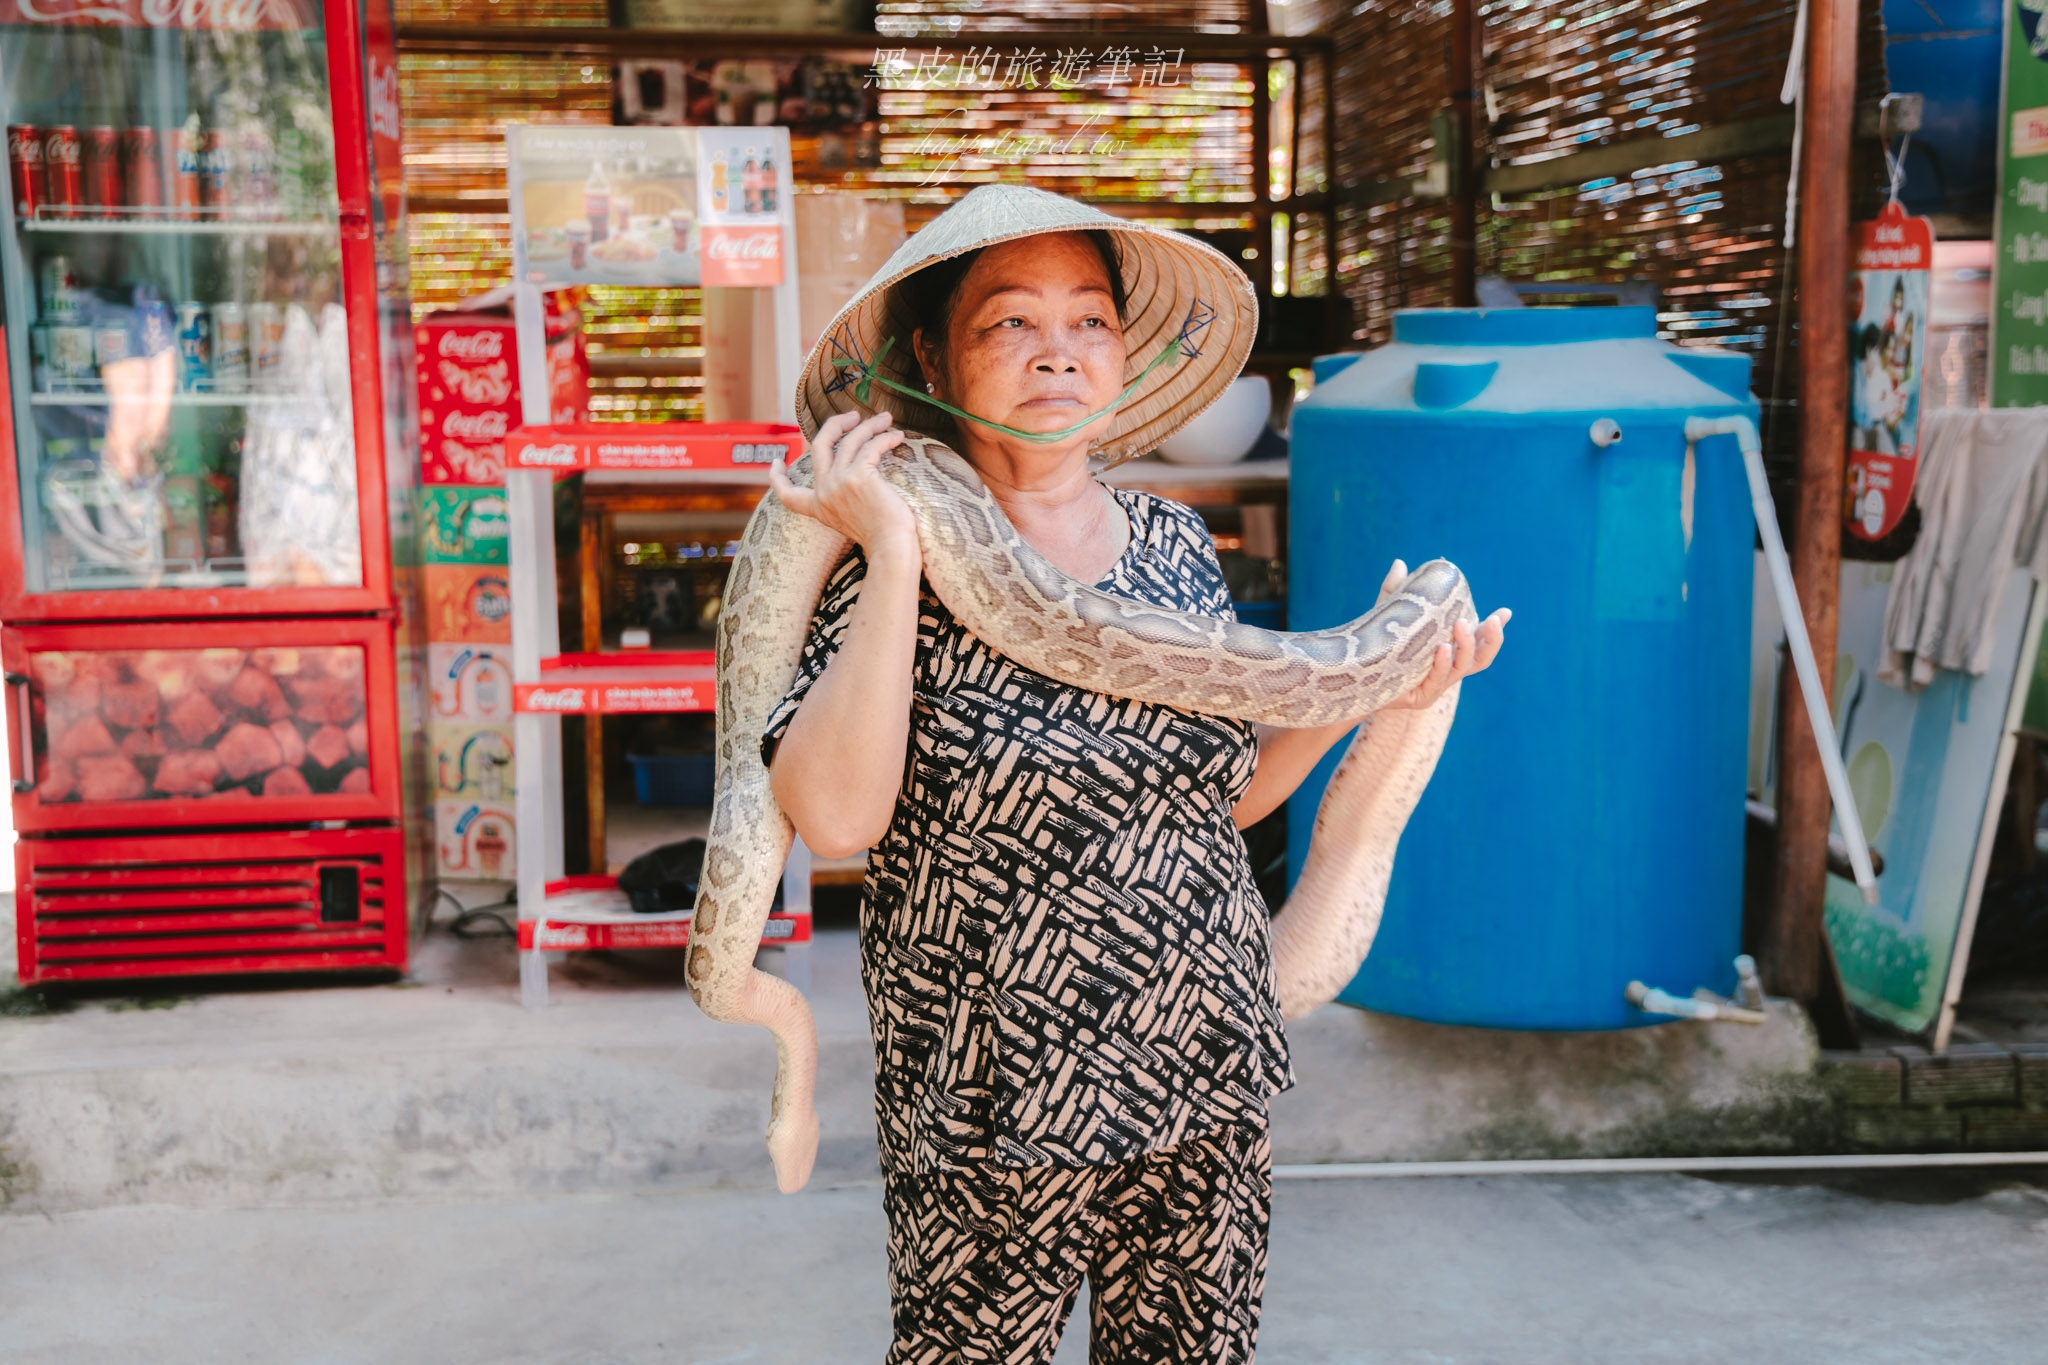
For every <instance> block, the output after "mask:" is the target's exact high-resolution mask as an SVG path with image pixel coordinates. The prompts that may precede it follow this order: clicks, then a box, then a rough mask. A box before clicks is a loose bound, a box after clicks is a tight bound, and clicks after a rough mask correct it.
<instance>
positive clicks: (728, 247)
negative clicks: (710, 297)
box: [505, 124, 793, 286]
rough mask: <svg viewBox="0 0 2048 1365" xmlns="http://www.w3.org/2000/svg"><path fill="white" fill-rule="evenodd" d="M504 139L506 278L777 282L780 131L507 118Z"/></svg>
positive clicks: (786, 191)
mask: <svg viewBox="0 0 2048 1365" xmlns="http://www.w3.org/2000/svg"><path fill="white" fill-rule="evenodd" d="M505 143H506V163H507V166H508V180H509V188H510V207H511V214H512V256H513V262H512V264H513V272H514V276H515V278H518V279H521V280H525V281H529V282H531V283H535V284H540V285H543V286H545V285H549V284H618V285H643V286H661V285H711V286H721V285H739V286H763V285H774V284H779V283H781V282H782V262H783V259H784V258H785V257H786V255H787V254H788V252H787V235H788V231H789V226H788V224H789V217H788V215H789V213H790V209H789V200H790V194H791V193H792V189H793V184H792V181H791V179H790V170H789V130H788V129H786V128H738V129H729V128H659V127H628V128H591V127H583V126H575V127H563V126H549V125H543V124H513V125H511V126H510V127H508V128H507V129H506V130H505Z"/></svg>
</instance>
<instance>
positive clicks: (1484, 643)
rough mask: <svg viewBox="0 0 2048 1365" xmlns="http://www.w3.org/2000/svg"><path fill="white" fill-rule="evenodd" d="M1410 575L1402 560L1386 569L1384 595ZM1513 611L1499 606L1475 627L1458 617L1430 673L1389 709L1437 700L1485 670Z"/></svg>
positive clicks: (1411, 707) (1421, 705)
mask: <svg viewBox="0 0 2048 1365" xmlns="http://www.w3.org/2000/svg"><path fill="white" fill-rule="evenodd" d="M1407 577H1408V566H1407V565H1406V564H1403V563H1402V562H1401V561H1400V560H1398V559H1397V560H1395V561H1394V567H1393V568H1391V569H1389V570H1388V571H1387V579H1386V582H1385V583H1383V584H1382V585H1381V587H1380V593H1381V595H1382V596H1384V595H1386V594H1387V593H1388V592H1391V591H1392V590H1393V589H1395V588H1397V587H1399V586H1400V585H1401V583H1402V582H1404V581H1405V580H1406V579H1407ZM1513 615H1514V613H1513V612H1512V611H1509V610H1508V609H1507V608H1506V607H1500V608H1498V609H1497V610H1495V611H1494V613H1493V615H1491V616H1489V617H1487V618H1486V619H1485V620H1484V621H1481V622H1480V623H1479V629H1478V630H1476V631H1475V630H1473V629H1472V626H1471V623H1470V622H1467V621H1459V622H1458V623H1457V624H1455V625H1453V626H1452V627H1451V643H1450V644H1447V645H1438V646H1437V647H1436V659H1435V660H1434V661H1433V662H1432V663H1431V665H1430V669H1429V676H1428V677H1426V678H1424V679H1423V680H1422V681H1421V682H1419V683H1417V684H1415V686H1414V687H1413V688H1412V689H1410V690H1409V691H1408V692H1406V693H1405V694H1403V695H1402V696H1400V697H1397V698H1395V699H1394V700H1393V701H1390V702H1388V703H1387V705H1386V708H1385V709H1387V710H1390V711H1401V710H1415V711H1420V710H1422V709H1424V708H1425V707H1429V706H1433V705H1435V704H1436V699H1437V698H1438V697H1441V696H1442V695H1443V694H1444V690H1445V689H1446V688H1448V687H1449V686H1450V685H1451V684H1452V683H1454V682H1457V681H1459V680H1461V679H1463V678H1467V677H1470V676H1471V675H1472V674H1474V673H1478V672H1482V671H1484V670H1485V669H1486V668H1487V667H1488V666H1489V665H1490V664H1492V663H1493V660H1494V656H1495V655H1497V654H1499V653H1500V647H1501V642H1502V641H1503V640H1504V639H1506V638H1507V627H1508V620H1509V618H1511V617H1512V616H1513Z"/></svg>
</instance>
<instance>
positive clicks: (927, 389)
mask: <svg viewBox="0 0 2048 1365" xmlns="http://www.w3.org/2000/svg"><path fill="white" fill-rule="evenodd" d="M924 391H925V392H926V393H937V392H938V389H937V388H935V387H934V386H933V385H931V384H926V385H925V386H924Z"/></svg>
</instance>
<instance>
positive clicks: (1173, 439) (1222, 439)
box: [1159, 374, 1273, 465]
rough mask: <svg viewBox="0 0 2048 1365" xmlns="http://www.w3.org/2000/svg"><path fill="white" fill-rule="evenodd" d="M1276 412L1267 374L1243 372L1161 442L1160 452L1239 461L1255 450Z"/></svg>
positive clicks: (1178, 457) (1186, 459)
mask: <svg viewBox="0 0 2048 1365" xmlns="http://www.w3.org/2000/svg"><path fill="white" fill-rule="evenodd" d="M1272 415H1273V389H1272V386H1271V385H1269V384H1267V382H1266V380H1265V377H1264V376H1263V375H1256V374H1248V375H1242V376H1240V377H1239V378H1238V379H1237V380H1236V381H1235V382H1233V383H1232V384H1231V386H1230V387H1229V388H1227V389H1225V390H1224V391H1223V396H1222V397H1221V398H1218V399H1217V400H1216V401H1215V402H1214V403H1212V404H1211V405H1210V406H1209V408H1208V410H1207V411H1205V412H1203V413H1202V415H1201V416H1199V417H1197V418H1196V419H1195V420H1194V421H1192V422H1190V423H1188V424H1187V425H1186V426H1184V427H1182V428H1181V429H1180V430H1179V431H1176V432H1175V433H1173V435H1171V436H1169V437H1167V438H1166V440H1164V441H1162V442H1160V444H1159V454H1160V456H1161V457H1162V458H1164V459H1168V460H1171V461H1173V462H1174V463H1175V464H1206V465H1221V464H1236V463H1237V462H1238V461H1239V460H1242V459H1243V458H1244V457H1245V456H1247V455H1249V454H1251V453H1252V447H1253V446H1255V445H1257V444H1258V443H1259V433H1260V432H1262V431H1264V430H1265V429H1266V419H1267V418H1268V417H1271V416H1272Z"/></svg>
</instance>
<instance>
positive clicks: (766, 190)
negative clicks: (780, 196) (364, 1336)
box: [761, 152, 775, 213]
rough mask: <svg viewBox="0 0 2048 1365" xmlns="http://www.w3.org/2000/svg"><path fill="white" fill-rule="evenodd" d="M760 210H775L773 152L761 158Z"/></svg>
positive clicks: (766, 211) (771, 211)
mask: <svg viewBox="0 0 2048 1365" xmlns="http://www.w3.org/2000/svg"><path fill="white" fill-rule="evenodd" d="M761 212H763V213H773V212H775V154H774V153H773V152H770V153H768V154H767V155H766V156H763V157H762V158H761Z"/></svg>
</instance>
